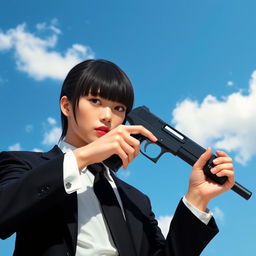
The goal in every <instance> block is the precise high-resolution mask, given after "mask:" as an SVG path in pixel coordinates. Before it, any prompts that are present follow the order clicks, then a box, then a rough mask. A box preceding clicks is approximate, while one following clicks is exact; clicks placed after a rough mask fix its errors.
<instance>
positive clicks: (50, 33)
mask: <svg viewBox="0 0 256 256" xmlns="http://www.w3.org/2000/svg"><path fill="white" fill-rule="evenodd" d="M255 8H256V2H255V1H252V0H247V1H244V0H227V1H223V0H222V1H221V0H196V1H189V0H187V1H185V0H175V1H174V0H169V1H167V0H163V1H152V0H147V1H146V0H141V1H135V0H130V1H114V0H108V1H103V0H100V1H86V0H77V1H73V2H72V3H71V2H70V1H49V0H45V1H28V0H25V1H13V0H9V1H5V2H4V3H2V4H1V10H0V106H1V109H2V111H1V128H0V131H1V137H0V150H12V149H15V150H34V151H45V150H49V149H50V148H51V147H52V146H53V145H54V143H55V142H56V140H57V139H58V135H59V132H60V120H59V106H58V97H59V91H60V88H61V85H62V80H63V78H64V76H65V74H66V72H67V71H68V70H69V69H70V67H72V66H73V65H75V64H76V63H78V62H79V61H81V60H83V59H87V58H103V59H108V60H111V61H113V62H115V63H117V64H118V65H119V66H120V67H121V68H122V69H123V70H124V71H125V72H126V73H127V74H128V76H129V77H130V79H131V81H132V83H133V85H134V89H135V93H136V100H135V106H140V105H146V106H148V107H149V108H150V110H151V111H152V112H153V113H155V114H156V115H158V116H159V117H160V118H161V119H163V120H165V121H166V122H167V123H169V124H171V125H173V126H175V127H177V128H178V129H179V130H180V131H181V132H183V133H184V134H186V135H188V136H190V137H191V138H192V139H194V140H196V141H197V142H199V143H200V144H202V146H204V147H207V146H212V147H213V148H214V149H224V150H226V151H227V152H229V153H230V154H231V156H232V157H233V159H234V164H235V170H236V180H237V181H238V182H239V183H241V184H243V185H244V186H246V187H247V188H249V189H250V190H251V191H252V192H253V193H254V192H255V189H254V188H255V177H256V176H255V161H256V139H255V130H256V121H255V120H256V119H255V117H256V73H254V72H255V70H256V49H255V48H256V33H255V28H256V20H255ZM190 169H191V168H190V166H188V165H187V164H186V163H184V162H183V161H182V160H180V159H179V158H177V157H175V156H173V155H170V154H166V155H164V156H163V157H162V158H161V159H160V160H159V162H158V163H157V164H154V163H153V162H151V161H149V160H148V159H146V158H144V157H143V156H142V155H140V156H139V157H138V158H137V159H135V160H134V162H133V163H132V164H131V165H130V167H129V168H128V171H123V170H121V171H120V173H119V175H120V176H121V177H122V178H123V179H124V180H125V181H126V182H128V183H130V184H132V185H135V186H136V187H138V188H139V189H141V190H142V191H143V192H145V193H146V194H148V195H149V196H150V198H151V200H152V205H153V209H154V211H155V214H156V216H157V218H158V219H159V222H160V224H161V227H162V229H163V231H164V232H165V230H166V227H167V225H168V223H169V221H170V219H171V216H172V215H173V213H174V211H175V208H176V205H177V203H178V201H179V200H180V198H181V197H182V196H183V195H184V194H185V193H186V189H187V183H188V177H189V173H190ZM209 208H210V209H211V210H212V211H213V212H214V214H215V217H216V221H217V223H218V225H219V228H220V233H219V234H218V235H217V237H216V238H214V240H213V241H212V242H211V243H210V245H209V246H208V247H207V248H206V249H205V251H204V252H203V254H202V255H203V256H216V255H227V256H229V255H232V256H240V255H252V253H254V250H255V246H254V243H255V239H256V231H255V230H256V220H255V210H256V206H255V197H254V194H253V196H252V198H251V199H250V200H249V201H246V200H244V199H242V198H241V197H239V196H237V195H236V194H235V193H233V192H232V191H229V192H227V193H225V194H224V195H221V196H220V197H218V198H216V199H214V200H212V202H211V203H210V205H209ZM13 244H14V236H13V237H11V238H9V239H7V240H5V241H2V240H0V255H4V256H9V255H11V254H12V250H13Z"/></svg>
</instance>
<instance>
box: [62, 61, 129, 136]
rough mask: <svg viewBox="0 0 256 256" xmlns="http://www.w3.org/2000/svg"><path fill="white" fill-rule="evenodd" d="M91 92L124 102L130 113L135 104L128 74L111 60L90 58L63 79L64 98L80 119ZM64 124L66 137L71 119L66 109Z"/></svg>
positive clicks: (63, 128)
mask: <svg viewBox="0 0 256 256" xmlns="http://www.w3.org/2000/svg"><path fill="white" fill-rule="evenodd" d="M89 94H91V95H93V96H100V97H102V98H105V99H107V100H111V101H116V102H119V103H122V104H124V105H125V106H126V115H127V113H129V111H130V110H131V109H132V106H133V101H134V92H133V87H132V84H131V82H130V80H129V78H128V76H127V75H126V74H125V73H124V71H123V70H121V69H120V68H119V67H118V66H117V65H116V64H114V63H112V62H110V61H107V60H102V59H100V60H86V61H83V62H81V63H79V64H77V65H76V66H74V67H73V68H72V69H71V70H70V71H69V73H68V74H67V76H66V78H65V80H64V82H63V85H62V89H61V93H60V99H61V98H62V97H63V96H67V98H68V100H69V101H70V102H71V104H72V108H73V114H74V117H75V119H76V113H75V112H76V109H77V107H78V103H79V100H80V97H82V96H87V95H89ZM61 124H62V134H61V139H63V138H64V137H65V136H66V133H67V129H68V120H67V117H66V116H65V115H64V114H63V113H62V112H61Z"/></svg>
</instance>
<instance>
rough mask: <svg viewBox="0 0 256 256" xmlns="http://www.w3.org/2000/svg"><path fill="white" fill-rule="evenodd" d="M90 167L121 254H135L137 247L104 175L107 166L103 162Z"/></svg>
mask: <svg viewBox="0 0 256 256" xmlns="http://www.w3.org/2000/svg"><path fill="white" fill-rule="evenodd" d="M88 169H89V170H90V171H91V173H93V174H94V176H95V179H94V184H93V188H94V192H95V194H96V196H97V198H98V200H99V202H100V204H101V207H102V212H103V214H104V217H105V219H106V221H107V224H108V227H109V230H110V232H111V235H112V238H113V240H114V243H115V245H116V248H117V250H118V252H119V255H120V256H135V255H136V253H135V248H134V244H133V241H132V238H131V234H130V231H129V227H128V225H127V223H126V221H125V219H124V216H123V213H122V210H121V208H120V205H119V203H118V200H117V198H116V195H115V193H114V191H113V188H112V187H111V185H110V184H109V182H108V181H107V179H106V177H105V176H104V170H105V167H104V166H103V164H101V163H97V164H93V165H89V166H88Z"/></svg>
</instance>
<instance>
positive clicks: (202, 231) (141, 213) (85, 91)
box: [0, 60, 234, 256]
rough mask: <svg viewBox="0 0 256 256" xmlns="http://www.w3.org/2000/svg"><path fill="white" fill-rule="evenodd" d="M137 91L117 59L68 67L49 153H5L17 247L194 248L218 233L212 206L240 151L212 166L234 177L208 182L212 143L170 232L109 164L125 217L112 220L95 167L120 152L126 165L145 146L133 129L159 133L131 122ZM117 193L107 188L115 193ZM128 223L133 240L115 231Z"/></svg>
mask: <svg viewBox="0 0 256 256" xmlns="http://www.w3.org/2000/svg"><path fill="white" fill-rule="evenodd" d="M133 99H134V95H133V88H132V85H131V83H130V81H129V79H128V77H127V76H126V74H125V73H124V72H123V71H122V70H121V69H120V68H119V67H118V66H117V65H115V64H114V63H112V62H110V61H106V60H87V61H84V62H82V63H80V64H78V65H76V66H75V67H74V68H73V69H72V70H71V71H70V72H69V73H68V75H67V77H66V79H65V81H64V83H63V86H62V90H61V95H60V108H61V120H62V128H63V131H62V136H61V139H60V143H59V145H58V146H57V145H56V146H55V147H54V148H53V149H52V150H51V151H49V152H45V153H36V152H2V153H1V154H0V202H1V203H0V237H1V238H2V239H5V238H7V237H9V236H10V235H12V234H13V233H15V232H16V245H15V251H14V255H18V256H20V255H22V256H24V255H26V256H29V255H31V256H32V255H33V256H41V255H44V256H59V255H60V256H63V255H72V256H82V255H121V256H125V255H129V256H132V255H137V256H144V255H145V256H148V255H169V256H170V255H173V256H174V255H175V256H181V255H182V256H190V255H191V256H192V255H193V256H195V255H200V253H201V252H202V250H203V249H204V248H205V246H206V245H207V244H208V243H209V241H210V240H211V239H212V238H213V237H214V235H215V234H216V233H217V232H218V228H217V226H216V224H215V221H214V218H213V217H212V215H211V213H210V212H209V211H208V210H207V205H208V203H209V201H210V200H211V199H212V198H214V197H216V196H218V195H219V194H221V193H223V192H225V191H226V190H228V189H230V188H231V187H232V186H233V184H234V172H233V164H232V159H231V158H230V157H229V156H228V155H227V154H226V153H224V152H222V151H218V152H217V155H218V158H217V159H215V165H216V166H215V167H214V168H213V169H212V172H213V173H215V174H217V175H218V176H227V177H228V180H227V182H226V183H225V184H224V185H222V186H221V185H217V184H216V183H214V182H212V181H208V179H206V178H205V176H204V174H203V170H202V168H203V166H204V165H205V163H206V162H207V160H208V159H209V158H210V156H211V149H210V148H209V149H207V150H206V152H205V153H204V154H203V155H202V156H201V157H200V158H199V160H198V161H197V162H196V164H195V165H194V166H193V168H192V172H191V176H190V181H189V188H188V192H187V194H186V195H185V196H184V197H183V198H182V200H181V201H180V203H179V205H178V206H177V209H176V212H175V214H174V217H173V220H172V222H171V225H170V230H169V233H168V236H167V238H166V239H164V237H163V235H162V233H161V231H160V229H159V227H158V226H157V221H156V220H155V217H154V213H153V212H152V210H151V205H150V201H149V199H148V197H147V196H146V195H144V194H143V193H141V192H140V191H138V190H137V189H136V188H134V187H132V186H130V185H128V184H127V183H125V182H123V181H122V180H120V179H119V178H117V177H116V176H115V174H114V173H113V172H112V171H111V170H109V168H108V167H106V166H105V167H104V177H105V178H106V180H107V183H108V185H110V186H111V191H110V190H108V191H110V192H111V193H113V192H114V195H115V197H116V199H115V200H117V201H118V204H119V206H120V208H121V211H122V217H123V220H122V221H119V220H117V219H116V220H114V221H112V222H109V221H108V219H107V217H106V215H105V211H103V207H104V206H103V205H101V203H100V202H101V201H100V200H99V198H98V195H97V196H96V191H95V188H94V189H93V186H94V184H95V182H94V181H95V180H96V176H94V174H93V173H92V171H91V169H90V168H91V167H92V166H95V164H96V163H100V162H102V161H104V160H106V159H107V158H109V157H110V156H112V155H113V154H116V155H118V156H119V157H120V158H121V160H122V163H123V168H124V169H126V168H127V167H128V165H129V163H130V162H131V161H132V160H133V159H134V158H135V157H136V156H137V155H138V154H139V150H140V143H139V141H138V140H137V139H136V138H134V137H133V136H132V135H133V134H142V135H144V136H146V137H147V138H148V139H150V140H151V141H152V142H155V141H156V138H155V136H154V135H153V134H152V133H151V132H150V131H148V130H147V129H145V128H144V127H142V126H129V125H124V123H125V118H126V115H127V113H129V111H130V110H131V109H132V106H133ZM141 168H143V167H141ZM110 192H105V191H104V192H103V194H106V195H105V196H106V197H108V196H109V197H110V194H111V193H110ZM111 200H112V199H111ZM111 203H112V201H111V202H110V204H111ZM121 222H124V223H125V226H126V227H125V229H127V230H128V235H129V239H131V241H130V242H129V243H128V241H127V244H126V243H125V242H124V243H123V242H120V239H119V237H117V235H116V234H115V232H114V231H113V230H114V229H118V228H119V229H120V228H121V229H122V228H123V227H122V226H121ZM113 226H114V227H113ZM121 233H122V232H121Z"/></svg>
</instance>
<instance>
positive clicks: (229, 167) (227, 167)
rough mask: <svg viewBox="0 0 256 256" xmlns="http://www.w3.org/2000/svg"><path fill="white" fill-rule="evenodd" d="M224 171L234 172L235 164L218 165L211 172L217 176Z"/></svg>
mask: <svg viewBox="0 0 256 256" xmlns="http://www.w3.org/2000/svg"><path fill="white" fill-rule="evenodd" d="M222 170H230V171H234V167H233V164H230V163H226V164H221V165H217V166H215V167H214V168H212V169H211V172H212V173H213V174H217V173H218V172H220V171H222Z"/></svg>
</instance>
